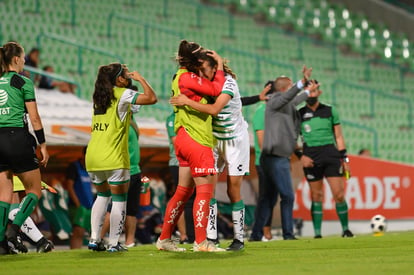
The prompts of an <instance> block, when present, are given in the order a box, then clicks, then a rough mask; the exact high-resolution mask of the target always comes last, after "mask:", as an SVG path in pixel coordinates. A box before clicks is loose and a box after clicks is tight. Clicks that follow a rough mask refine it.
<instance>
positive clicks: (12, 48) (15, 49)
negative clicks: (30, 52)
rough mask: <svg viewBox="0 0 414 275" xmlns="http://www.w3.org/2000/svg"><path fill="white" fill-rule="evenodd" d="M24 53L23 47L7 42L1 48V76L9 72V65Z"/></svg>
mask: <svg viewBox="0 0 414 275" xmlns="http://www.w3.org/2000/svg"><path fill="white" fill-rule="evenodd" d="M22 53H23V47H22V46H20V44H19V43H17V42H7V43H6V44H4V45H3V46H2V47H0V76H3V74H5V73H7V72H8V71H9V65H10V64H11V63H12V59H13V57H15V56H20V55H21V54H22Z"/></svg>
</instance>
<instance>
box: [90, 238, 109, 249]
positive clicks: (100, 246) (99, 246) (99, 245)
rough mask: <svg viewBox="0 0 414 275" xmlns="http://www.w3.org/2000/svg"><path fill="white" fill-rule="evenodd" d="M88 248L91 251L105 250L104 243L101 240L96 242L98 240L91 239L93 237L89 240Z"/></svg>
mask: <svg viewBox="0 0 414 275" xmlns="http://www.w3.org/2000/svg"><path fill="white" fill-rule="evenodd" d="M88 249H89V250H93V251H105V250H106V248H105V244H104V242H103V241H102V240H101V241H99V242H98V241H96V240H93V239H91V240H90V241H89V243H88Z"/></svg>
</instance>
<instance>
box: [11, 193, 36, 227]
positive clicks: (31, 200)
mask: <svg viewBox="0 0 414 275" xmlns="http://www.w3.org/2000/svg"><path fill="white" fill-rule="evenodd" d="M38 200H39V198H38V197H37V196H36V195H35V194H33V193H29V194H27V195H26V197H24V198H23V200H22V202H21V203H20V207H19V208H20V211H19V212H17V215H16V217H15V218H14V221H13V224H15V225H17V226H19V227H20V226H22V224H23V223H24V221H25V220H26V219H27V217H29V216H30V214H32V212H33V210H34V209H35V207H36V204H37V202H38Z"/></svg>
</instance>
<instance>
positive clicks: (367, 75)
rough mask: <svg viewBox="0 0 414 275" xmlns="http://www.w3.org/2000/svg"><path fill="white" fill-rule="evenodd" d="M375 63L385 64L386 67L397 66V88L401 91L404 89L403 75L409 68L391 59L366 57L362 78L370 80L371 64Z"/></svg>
mask: <svg viewBox="0 0 414 275" xmlns="http://www.w3.org/2000/svg"><path fill="white" fill-rule="evenodd" d="M375 63H377V64H378V63H379V64H383V65H387V66H388V67H391V68H397V69H398V71H399V73H400V87H399V89H400V91H401V92H404V91H405V79H404V75H405V73H406V72H408V71H410V70H409V69H408V68H405V67H403V66H400V65H399V64H397V63H395V62H393V61H385V60H381V59H375V58H370V59H368V60H367V61H366V63H365V72H364V80H365V81H371V64H375Z"/></svg>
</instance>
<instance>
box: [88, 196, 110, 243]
mask: <svg viewBox="0 0 414 275" xmlns="http://www.w3.org/2000/svg"><path fill="white" fill-rule="evenodd" d="M110 198H111V197H103V196H97V197H96V200H95V202H94V203H93V206H92V212H91V239H93V240H96V241H100V239H101V238H100V235H101V230H102V226H103V223H104V219H105V214H106V210H107V208H108V204H109V200H110Z"/></svg>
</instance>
